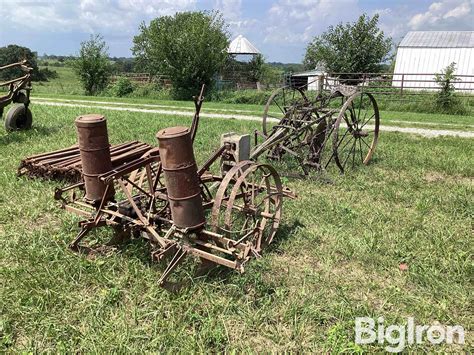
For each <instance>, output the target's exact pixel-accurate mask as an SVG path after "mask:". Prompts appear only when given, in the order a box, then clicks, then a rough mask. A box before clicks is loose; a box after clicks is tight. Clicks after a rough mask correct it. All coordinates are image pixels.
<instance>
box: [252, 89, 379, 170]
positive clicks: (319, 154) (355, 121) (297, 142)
mask: <svg viewBox="0 0 474 355" xmlns="http://www.w3.org/2000/svg"><path fill="white" fill-rule="evenodd" d="M303 89H304V88H294V87H284V88H280V89H278V90H276V91H275V92H274V93H273V94H272V95H271V96H270V98H269V100H268V102H267V104H266V105H265V110H264V114H263V125H262V132H256V133H255V147H254V149H253V151H252V152H251V154H250V158H251V159H253V160H255V159H257V158H258V157H259V156H261V155H264V154H266V156H267V158H269V159H272V160H283V159H284V157H285V156H291V157H293V158H294V159H296V161H297V162H298V164H299V166H300V167H301V169H302V170H303V172H304V174H305V175H308V174H309V172H310V171H311V170H316V171H322V170H325V169H327V168H328V166H329V164H330V163H331V162H334V163H335V164H336V165H337V167H338V168H339V170H340V171H341V172H344V170H346V169H347V168H348V167H352V168H353V167H355V166H356V165H358V164H367V163H368V162H369V161H370V159H371V158H372V155H373V153H374V150H375V147H376V145H377V139H378V134H379V122H380V117H379V110H378V107H377V103H376V101H375V99H374V97H373V96H372V95H371V94H370V93H367V92H363V91H359V90H357V89H354V88H352V87H347V86H339V87H337V88H336V89H335V90H333V91H332V92H330V93H324V92H321V93H320V94H318V95H317V96H316V97H315V98H314V99H310V98H309V97H308V96H307V92H305V90H303ZM259 140H263V142H261V143H259Z"/></svg>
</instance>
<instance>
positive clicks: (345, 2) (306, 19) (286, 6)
mask: <svg viewBox="0 0 474 355" xmlns="http://www.w3.org/2000/svg"><path fill="white" fill-rule="evenodd" d="M360 13H361V10H360V8H359V6H358V1H357V0H339V1H333V0H279V1H277V2H276V3H275V4H273V5H272V7H271V8H270V9H269V10H268V16H267V19H268V21H267V25H266V29H265V33H266V36H265V42H268V43H282V42H290V43H299V44H301V43H307V42H309V41H310V40H311V39H312V38H313V37H314V36H315V35H316V34H318V33H321V32H322V31H324V30H326V29H327V27H328V26H329V25H334V24H337V23H339V22H347V21H353V20H354V19H355V18H357V17H358V16H359V15H360Z"/></svg>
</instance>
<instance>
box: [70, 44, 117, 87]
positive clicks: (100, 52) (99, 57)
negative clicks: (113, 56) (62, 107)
mask: <svg viewBox="0 0 474 355" xmlns="http://www.w3.org/2000/svg"><path fill="white" fill-rule="evenodd" d="M107 51H108V48H107V45H106V43H105V41H104V39H103V37H102V36H101V35H95V36H94V35H91V37H90V39H89V40H88V41H84V42H81V49H80V51H79V57H78V58H77V59H76V60H74V61H73V65H72V67H73V68H74V71H75V72H76V74H77V75H78V76H79V79H80V81H81V83H82V86H83V87H84V90H85V91H86V93H87V94H88V95H95V94H97V93H98V92H100V91H102V90H103V89H105V87H106V86H107V83H108V81H109V77H110V73H111V64H110V62H109V56H108V53H107Z"/></svg>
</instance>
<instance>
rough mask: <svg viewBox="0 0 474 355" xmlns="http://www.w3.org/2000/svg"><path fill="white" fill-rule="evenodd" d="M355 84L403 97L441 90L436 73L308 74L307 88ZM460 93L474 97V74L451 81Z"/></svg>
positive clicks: (330, 87)
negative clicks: (312, 75) (311, 75)
mask: <svg viewBox="0 0 474 355" xmlns="http://www.w3.org/2000/svg"><path fill="white" fill-rule="evenodd" d="M341 84H345V85H356V86H358V87H359V88H361V89H362V90H366V91H370V92H371V93H374V94H377V95H391V96H392V97H394V98H396V97H398V98H399V99H403V98H404V97H405V98H408V97H410V99H413V96H416V95H426V94H433V93H435V92H438V91H439V90H440V85H439V83H438V82H436V80H435V74H427V73H330V74H321V75H320V76H319V77H308V83H307V84H306V87H307V88H308V89H309V90H311V89H313V90H331V89H333V88H334V87H336V86H338V85H341ZM452 84H453V86H454V88H455V90H456V93H457V94H458V96H463V97H467V98H470V99H471V98H474V95H473V94H474V75H456V80H455V81H452Z"/></svg>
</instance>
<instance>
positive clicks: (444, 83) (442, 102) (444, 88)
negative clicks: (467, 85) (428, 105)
mask: <svg viewBox="0 0 474 355" xmlns="http://www.w3.org/2000/svg"><path fill="white" fill-rule="evenodd" d="M455 71H456V63H455V62H452V63H451V64H450V65H448V66H447V67H446V68H444V69H443V70H442V71H441V73H437V74H435V78H434V79H435V81H436V83H437V84H438V85H439V87H440V90H439V91H438V93H437V94H436V106H437V107H438V109H440V110H441V111H443V112H450V111H453V110H454V109H455V108H456V106H458V105H460V102H459V100H458V98H457V97H456V94H455V91H456V88H455V87H454V84H453V83H454V82H455V81H459V78H457V77H456V75H455V74H454V72H455Z"/></svg>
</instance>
